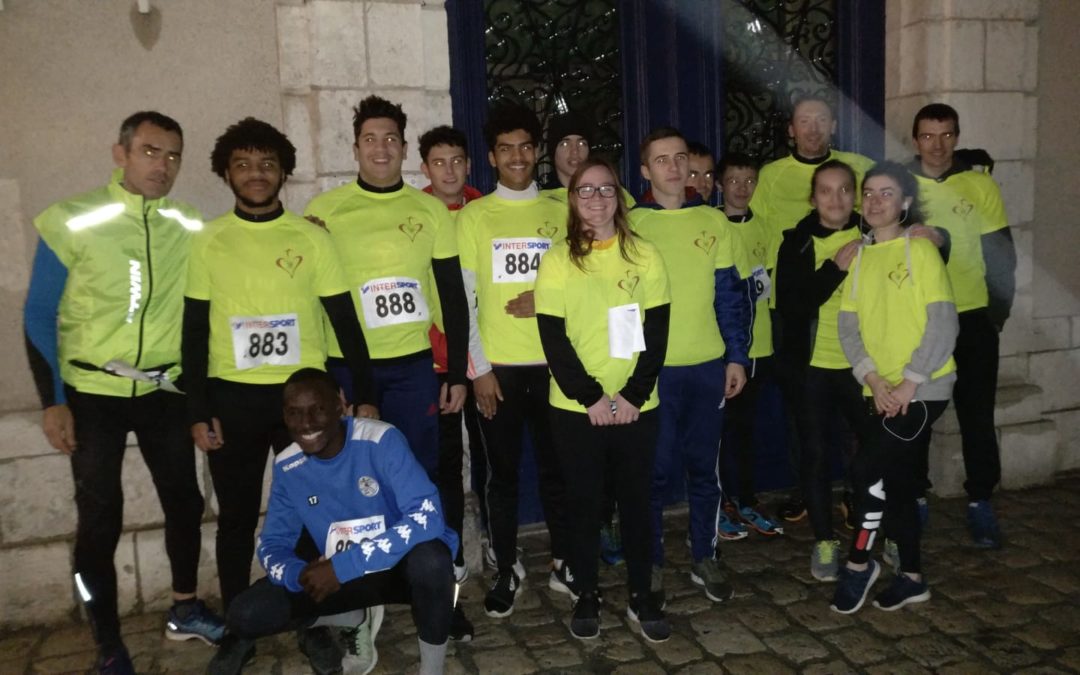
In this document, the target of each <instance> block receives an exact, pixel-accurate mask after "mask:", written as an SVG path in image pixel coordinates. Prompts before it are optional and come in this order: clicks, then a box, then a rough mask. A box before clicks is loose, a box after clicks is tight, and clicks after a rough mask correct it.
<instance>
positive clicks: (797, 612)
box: [786, 600, 855, 633]
mask: <svg viewBox="0 0 1080 675" xmlns="http://www.w3.org/2000/svg"><path fill="white" fill-rule="evenodd" d="M786 609H787V613H788V615H790V616H791V618H792V619H793V620H794V621H795V622H796V623H798V624H800V625H802V626H805V627H806V628H809V629H810V631H811V632H814V633H818V632H821V631H827V630H832V629H834V628H846V627H848V626H850V625H852V624H853V623H854V622H855V620H854V619H853V618H852V617H851V616H850V615H845V614H838V613H836V612H834V611H832V610H831V609H829V603H827V602H823V601H821V600H813V601H809V602H800V603H796V604H794V605H789V606H788V607H787V608H786Z"/></svg>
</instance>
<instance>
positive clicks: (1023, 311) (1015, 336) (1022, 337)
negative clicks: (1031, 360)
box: [998, 289, 1038, 355]
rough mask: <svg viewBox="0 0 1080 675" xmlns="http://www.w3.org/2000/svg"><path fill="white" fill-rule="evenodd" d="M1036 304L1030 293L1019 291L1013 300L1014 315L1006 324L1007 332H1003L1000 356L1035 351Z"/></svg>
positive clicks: (999, 346)
mask: <svg viewBox="0 0 1080 675" xmlns="http://www.w3.org/2000/svg"><path fill="white" fill-rule="evenodd" d="M1034 304H1035V303H1034V299H1033V298H1032V297H1031V293H1030V292H1029V291H1024V290H1021V289H1018V290H1017V292H1016V296H1015V297H1014V298H1013V305H1012V313H1011V314H1010V315H1009V320H1008V321H1006V322H1005V330H1003V331H1001V336H1000V343H999V345H998V354H1001V355H1013V354H1025V353H1028V352H1031V351H1035V349H1034V347H1035V346H1036V345H1037V344H1038V341H1037V340H1036V338H1035V335H1034V333H1032V331H1031V315H1032V312H1033V311H1034Z"/></svg>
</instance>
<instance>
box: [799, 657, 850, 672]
mask: <svg viewBox="0 0 1080 675" xmlns="http://www.w3.org/2000/svg"><path fill="white" fill-rule="evenodd" d="M800 672H801V673H802V675H847V674H848V673H856V672H858V670H857V669H855V668H853V667H852V666H851V665H850V664H847V663H844V662H843V661H840V660H836V661H829V662H828V663H815V664H813V665H809V666H807V667H805V668H803V669H802V670H801V671H800Z"/></svg>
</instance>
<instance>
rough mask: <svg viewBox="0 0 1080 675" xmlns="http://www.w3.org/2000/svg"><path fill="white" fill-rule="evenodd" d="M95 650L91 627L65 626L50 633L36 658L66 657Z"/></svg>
mask: <svg viewBox="0 0 1080 675" xmlns="http://www.w3.org/2000/svg"><path fill="white" fill-rule="evenodd" d="M93 649H94V637H93V635H91V634H90V626H89V625H87V624H76V625H72V626H64V627H63V628H59V629H57V630H56V631H54V632H51V633H49V635H48V636H47V637H46V638H45V641H44V642H42V643H41V646H40V647H39V648H38V650H37V653H36V654H35V656H37V657H38V658H47V657H50V656H66V655H67V654H75V653H77V652H87V651H92V650H93Z"/></svg>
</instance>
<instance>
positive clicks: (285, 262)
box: [276, 248, 304, 279]
mask: <svg viewBox="0 0 1080 675" xmlns="http://www.w3.org/2000/svg"><path fill="white" fill-rule="evenodd" d="M302 262H304V256H302V255H300V254H293V252H292V249H291V248H288V249H285V255H283V256H281V257H280V258H278V259H277V262H276V264H277V266H278V267H280V268H281V269H283V270H285V273H286V274H288V275H289V278H290V279H291V278H293V276H294V275H295V274H296V268H297V267H300V263H302Z"/></svg>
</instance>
